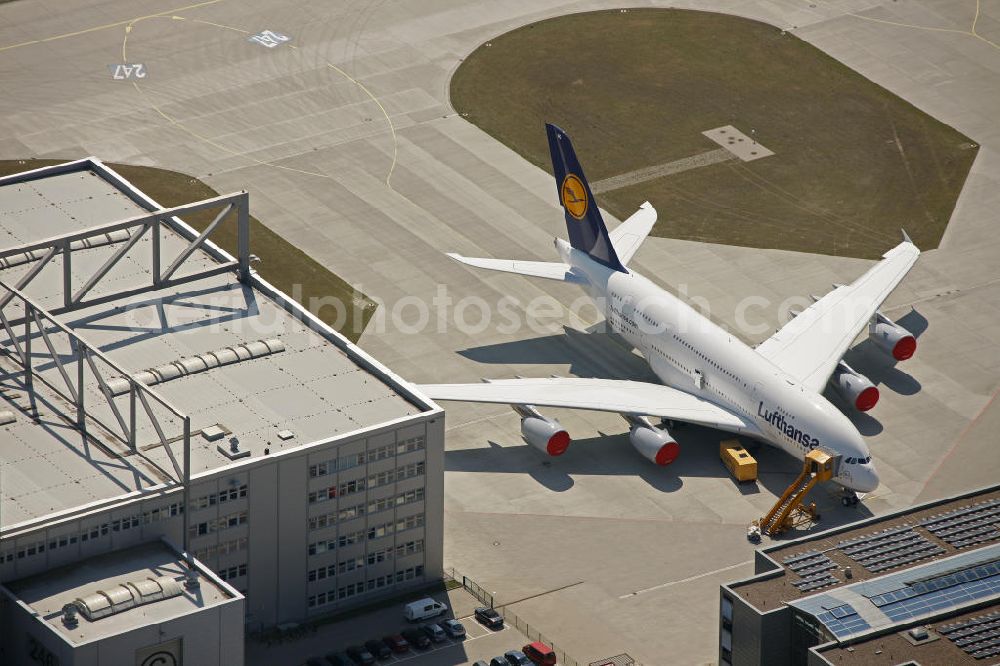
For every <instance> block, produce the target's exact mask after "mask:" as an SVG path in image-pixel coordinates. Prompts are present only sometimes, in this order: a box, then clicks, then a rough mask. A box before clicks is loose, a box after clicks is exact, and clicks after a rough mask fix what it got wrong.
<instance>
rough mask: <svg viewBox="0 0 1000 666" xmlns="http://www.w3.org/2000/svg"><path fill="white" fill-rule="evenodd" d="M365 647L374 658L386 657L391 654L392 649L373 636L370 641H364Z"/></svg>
mask: <svg viewBox="0 0 1000 666" xmlns="http://www.w3.org/2000/svg"><path fill="white" fill-rule="evenodd" d="M365 649H366V650H368V651H369V652H371V653H372V655H373V656H374V657H375V658H376V659H380V660H381V659H388V658H389V657H391V656H392V650H390V649H389V646H388V645H386V644H385V643H383V642H382V641H377V640H375V639H374V638H373V639H372V640H370V641H365Z"/></svg>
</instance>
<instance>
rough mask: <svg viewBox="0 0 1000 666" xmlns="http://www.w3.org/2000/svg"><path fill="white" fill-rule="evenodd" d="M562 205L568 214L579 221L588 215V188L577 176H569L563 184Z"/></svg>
mask: <svg viewBox="0 0 1000 666" xmlns="http://www.w3.org/2000/svg"><path fill="white" fill-rule="evenodd" d="M561 192H562V203H563V207H565V208H566V212H567V213H569V214H570V215H572V216H573V217H575V218H576V219H578V220H582V219H583V216H584V215H586V214H587V188H586V187H584V186H583V181H582V180H580V178H579V177H578V176H577V175H576V174H573V173H571V174H568V175H567V176H566V177H565V178H564V179H563V182H562V188H561Z"/></svg>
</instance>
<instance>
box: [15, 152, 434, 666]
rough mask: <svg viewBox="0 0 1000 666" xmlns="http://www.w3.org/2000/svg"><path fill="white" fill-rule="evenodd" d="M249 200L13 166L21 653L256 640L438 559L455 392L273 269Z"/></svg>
mask: <svg viewBox="0 0 1000 666" xmlns="http://www.w3.org/2000/svg"><path fill="white" fill-rule="evenodd" d="M248 209H249V198H248V195H247V193H245V192H241V193H235V194H230V195H223V196H218V197H214V198H212V199H207V200H204V201H201V202H195V203H193V204H188V205H185V206H179V207H176V208H172V209H162V208H161V206H159V205H158V204H157V203H156V202H154V201H152V200H151V199H150V198H149V197H147V196H146V195H145V194H143V193H142V192H140V191H139V190H137V189H136V188H135V187H134V186H132V185H131V184H130V183H129V182H127V181H126V180H125V179H124V178H122V177H121V176H120V175H119V174H117V173H116V172H114V171H113V170H112V169H110V168H108V167H107V166H106V165H104V164H102V163H101V162H100V161H98V160H95V159H92V158H91V159H86V160H80V161H76V162H70V163H66V164H62V165H57V166H53V167H46V168H42V169H38V170H34V171H29V172H25V173H21V174H16V175H13V176H8V177H4V178H0V622H2V623H3V625H2V626H5V627H15V626H16V627H19V628H22V629H23V631H24V636H21V635H12V634H20V633H21V632H20V631H17V632H4V635H3V637H2V639H0V663H3V664H12V665H18V664H36V663H39V662H38V658H39V657H38V655H42V658H43V659H44V658H45V657H46V656H47V655H52V656H53V658H54V659H56V660H57V661H55V662H52V663H58V664H61V665H63V666H66V665H68V664H90V663H96V662H95V661H94V660H93V659H94V657H93V656H92V655H93V654H95V652H93V650H97V649H98V648H96V647H95V645H97V644H102V645H103V647H102V648H100V649H105V650H107V649H113V650H115V651H116V652H114V654H116V655H119V657H120V660H119V658H116V659H115V660H114V663H132V661H133V660H134V661H135V663H143V659H145V658H146V656H144V655H148V654H152V653H151V652H150V650H153V653H155V651H156V649H159V648H158V647H157V646H160V647H162V649H163V650H167V649H169V650H173V651H174V653H177V654H178V661H179V660H180V659H183V663H184V664H187V665H189V666H190V665H191V664H203V663H204V664H215V663H220V660H222V659H223V658H222V657H221V656H220V655H226V656H225V658H224V662H225V663H242V650H243V648H242V644H243V632H244V627H246V629H247V630H250V631H254V630H257V629H262V628H267V627H272V626H275V625H279V624H282V623H287V622H300V621H302V620H304V619H307V618H309V617H311V616H315V615H320V614H324V613H328V612H330V611H335V610H336V611H339V610H343V609H346V608H349V607H351V606H354V605H357V604H361V603H366V602H368V601H371V600H372V599H375V598H378V597H379V596H385V595H392V594H397V593H399V592H400V591H404V590H406V589H410V588H414V587H419V586H422V585H425V584H426V583H428V582H431V581H435V580H439V579H440V577H441V575H442V546H443V533H442V520H443V501H444V500H443V449H444V413H443V411H442V410H441V409H440V408H439V407H438V406H437V405H435V404H434V403H432V402H431V401H429V400H428V399H427V398H425V397H423V396H422V395H420V393H419V392H418V391H417V390H415V389H414V388H413V387H412V386H411V385H409V384H408V383H406V382H405V381H403V380H402V379H401V378H399V377H398V376H396V375H395V374H393V373H392V372H391V371H390V370H388V369H387V368H385V367H384V366H382V365H381V364H380V363H379V362H378V361H376V360H375V359H373V358H371V357H370V356H368V355H367V354H366V353H365V352H364V351H362V350H361V349H359V348H358V347H357V346H355V345H354V344H352V343H350V342H349V341H348V340H347V339H345V338H344V337H343V336H341V335H339V334H338V333H336V332H335V331H333V330H332V329H331V328H329V327H328V326H326V325H325V324H324V323H322V322H321V321H319V320H318V319H316V318H315V317H313V316H312V315H311V314H309V313H308V312H307V311H306V310H305V309H304V308H303V307H302V306H300V305H299V304H298V303H296V302H294V301H292V300H291V299H289V298H288V297H287V296H285V295H284V294H283V293H281V292H279V291H278V290H276V289H275V288H274V287H272V286H271V285H270V284H268V283H267V282H266V281H264V280H263V279H261V277H260V276H259V275H258V274H257V273H256V272H255V271H254V270H253V268H252V265H251V262H252V259H253V255H251V254H250V250H251V243H250V238H249V229H250V227H249V210H248ZM197 211H209V212H210V214H211V215H214V221H213V222H211V223H210V224H209V225H207V227H205V231H203V232H201V233H199V232H196V231H195V230H193V229H192V228H191V227H190V226H188V225H187V224H185V223H184V222H183V219H182V218H184V216H185V215H191V214H192V213H195V212H197ZM226 229H229V230H230V231H229V232H228V233H235V238H236V239H237V242H236V246H237V247H238V253H237V256H236V257H233V256H231V255H230V254H228V253H226V252H225V251H223V250H222V249H220V248H219V247H218V246H217V245H216V244H214V243H213V242H212V240H211V237H212V236H213V234H218V233H223V232H224V230H226ZM3 248H7V249H3ZM102 600H103V601H102ZM93 604H96V606H97V607H100V606H102V605H103V606H107V607H108V608H111V609H112V610H114V611H115V612H113V613H107V614H105V613H103V612H102V611H99V610H97V611H94V612H91V611H92V610H94V609H90V610H88V608H89V607H90V606H91V605H93ZM119 611H120V612H119ZM234 614H235V615H234ZM67 615H68V616H70V617H67ZM74 615H75V617H73V616H74ZM234 617H237V618H239V619H240V621H239V622H234ZM64 620H66V621H67V622H64ZM74 623H75V624H74ZM234 624H235V625H237V626H234ZM70 625H73V628H71V626H70ZM195 629H197V631H195ZM109 646H110V647H109ZM196 648H197V649H196ZM133 652H134V654H135V657H134V659H133V657H131V656H128V655H131V654H132V653H133ZM237 652H238V654H237ZM126 653H127V654H126ZM171 654H173V653H171ZM45 663H48V662H45ZM157 663H159V662H157ZM166 663H169V662H166Z"/></svg>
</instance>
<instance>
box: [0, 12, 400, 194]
mask: <svg viewBox="0 0 1000 666" xmlns="http://www.w3.org/2000/svg"><path fill="white" fill-rule="evenodd" d="M221 1H222V0H208V1H207V2H204V3H202V4H211V3H212V2H221ZM196 6H198V5H192V7H196ZM183 9H190V7H181V8H179V9H176V10H168V11H164V12H161V13H159V14H150V15H148V16H139V17H137V18H134V19H131V20H129V21H121V22H119V23H115V24H110V25H109V26H104V27H113V26H115V25H123V24H124V25H125V35H124V37H123V39H122V61H123V62H126V63H127V62H128V55H127V52H126V51H127V45H128V36H129V33H131V32H132V28H133V27H134V26H135V24H136V23H138V22H139V21H143V20H146V19H151V18H170V19H172V20H175V21H191V22H192V23H202V24H204V25H209V26H213V27H216V28H223V29H226V30H232V31H234V32H239V33H242V34H244V35H249V34H251V33H250V31H249V30H244V29H242V28H237V27H235V26H231V25H224V24H222V23H214V22H212V21H205V20H202V19H188V18H186V17H184V16H175V15H173V14H172V12H174V11H181V10H183ZM168 14H170V16H168ZM288 47H289V48H291V49H293V50H295V51H298V50H299V47H298V46H296V45H295V44H289V45H288ZM0 50H2V49H0ZM325 64H326V66H327V67H329V68H330V69H332V70H333V71H335V72H337V73H338V74H340V75H341V76H343V77H344V78H346V79H347V80H348V81H350V82H351V83H353V84H354V85H356V86H357V87H358V88H360V89H361V91H362V92H364V93H365V95H367V96H368V97H369V99H371V101H373V102H375V104H376V105H377V106H378V108H379V110H380V111H381V112H382V115H383V116H384V117H385V122H386V124H387V125H388V126H389V132H390V134H391V135H392V163H391V164H390V165H389V172H388V173H387V174H386V176H385V185H386V187H388V188H389V189H392V184H391V179H392V172H393V171H394V170H395V169H396V162H397V160H398V157H399V141H398V139H397V138H396V126H395V125H394V124H393V122H392V118H390V117H389V112H388V111H386V108H385V106H383V105H382V102H380V101H379V99H378V98H377V97H376V96H375V94H374V93H372V91H371V90H369V89H368V88H367V87H366V86H365V85H364V84H363V83H361V82H360V81H358V80H357V79H355V78H354V77H353V76H351V75H350V74H348V73H347V72H345V71H344V70H343V69H341V68H340V67H337V66H336V65H334V64H333V63H332V62H329V61H326V63H325ZM132 86H133V87H134V88H135V90H136V92H138V93H139V94H140V95H142V96H143V97H144V98H145V99H146V102H147V103H148V104H149V106H150V107H151V108H152V109H153V110H154V111H156V113H158V114H159V115H160V116H161V117H162V118H163V119H164V120H166V121H167V122H168V123H170V125H172V126H173V127H175V128H177V129H179V130H181V131H182V132H185V133H187V134H189V135H191V136H193V137H194V138H196V139H198V140H199V141H202V142H204V143H206V144H208V145H210V146H212V147H213V148H216V149H218V150H221V151H223V152H227V153H229V154H231V155H234V156H236V157H243V158H245V159H247V160H250V161H251V162H254V163H255V164H257V165H258V166H269V167H273V168H275V169H284V170H285V171H292V172H295V173H301V174H303V175H307V176H315V177H317V178H326V179H330V180H334V177H333V176H330V175H328V174H323V173H317V172H315V171H307V170H305V169H296V168H295V167H290V166H285V165H283V164H275V163H274V162H267V161H264V160H259V159H257V158H254V157H250V156H249V155H246V154H244V153H241V152H239V151H235V150H233V149H231V148H229V147H227V146H225V145H223V144H221V143H219V142H218V141H214V140H212V139H210V138H208V137H206V136H203V135H201V134H199V133H197V132H195V131H194V130H192V129H190V128H189V127H187V126H186V125H184V123H183V122H181V121H179V120H177V119H176V118H174V117H172V116H170V115H169V114H167V113H166V112H164V111H163V110H162V109H160V107H159V106H157V104H156V103H155V102H154V101H153V100H152V98H151V97H150V96H149V94H148V93H146V91H145V90H143V89H142V88H141V87H140V86H139V84H138V83H136V82H135V81H132Z"/></svg>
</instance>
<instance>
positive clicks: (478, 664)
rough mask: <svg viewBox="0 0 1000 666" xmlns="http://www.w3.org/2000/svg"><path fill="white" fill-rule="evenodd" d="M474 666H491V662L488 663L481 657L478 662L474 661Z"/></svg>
mask: <svg viewBox="0 0 1000 666" xmlns="http://www.w3.org/2000/svg"><path fill="white" fill-rule="evenodd" d="M472 666H490V665H489V664H487V663H486V662H485V661H483V660H482V659H480V660H479V661H477V662H476V663H474V664H473V665H472Z"/></svg>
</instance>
